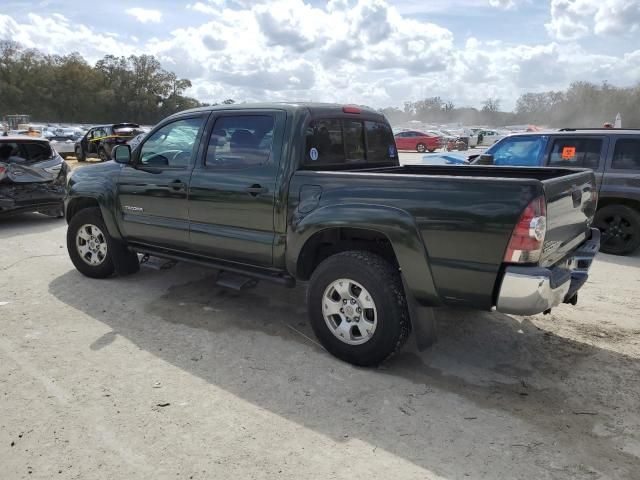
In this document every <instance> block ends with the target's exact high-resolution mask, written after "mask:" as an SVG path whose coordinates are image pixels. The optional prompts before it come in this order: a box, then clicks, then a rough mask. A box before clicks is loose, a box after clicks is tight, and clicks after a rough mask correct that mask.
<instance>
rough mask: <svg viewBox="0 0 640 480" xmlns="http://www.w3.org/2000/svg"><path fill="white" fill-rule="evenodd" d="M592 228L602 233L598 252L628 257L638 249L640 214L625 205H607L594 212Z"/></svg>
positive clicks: (639, 243) (639, 245)
mask: <svg viewBox="0 0 640 480" xmlns="http://www.w3.org/2000/svg"><path fill="white" fill-rule="evenodd" d="M594 226H595V227H597V228H598V229H599V230H600V231H601V232H602V239H601V244H600V250H601V251H602V252H604V253H610V254H612V255H628V254H630V253H633V252H634V251H635V250H636V249H637V248H638V247H640V212H638V211H637V210H635V209H633V208H631V207H628V206H626V205H608V206H606V207H603V208H601V209H599V210H598V211H597V212H596V218H595V220H594Z"/></svg>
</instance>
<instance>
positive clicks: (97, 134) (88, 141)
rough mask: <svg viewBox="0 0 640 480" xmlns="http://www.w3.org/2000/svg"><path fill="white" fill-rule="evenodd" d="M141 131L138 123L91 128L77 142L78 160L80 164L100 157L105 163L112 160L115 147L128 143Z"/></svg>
mask: <svg viewBox="0 0 640 480" xmlns="http://www.w3.org/2000/svg"><path fill="white" fill-rule="evenodd" d="M141 131H142V130H140V125H138V124H137V123H116V124H113V125H98V126H96V127H91V128H90V129H89V131H87V133H86V134H85V136H84V137H82V138H81V139H80V140H78V141H77V142H76V145H75V152H76V158H77V159H78V161H79V162H84V161H85V160H86V159H87V157H98V158H99V159H100V160H102V161H103V162H105V161H107V160H110V159H111V150H113V147H115V146H116V145H120V144H123V143H127V142H128V141H129V140H131V139H132V138H133V137H135V136H136V135H138V134H139V133H140V132H141Z"/></svg>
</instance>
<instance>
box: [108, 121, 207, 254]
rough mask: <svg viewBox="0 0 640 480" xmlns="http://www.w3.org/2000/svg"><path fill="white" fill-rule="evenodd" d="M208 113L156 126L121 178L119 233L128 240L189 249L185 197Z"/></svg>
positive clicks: (119, 181)
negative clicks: (122, 233)
mask: <svg viewBox="0 0 640 480" xmlns="http://www.w3.org/2000/svg"><path fill="white" fill-rule="evenodd" d="M208 116H209V113H208V112H205V113H197V114H191V115H186V116H182V117H177V118H173V119H171V120H169V121H168V122H166V123H164V124H162V125H160V126H158V127H157V128H156V129H155V130H154V131H153V132H151V133H150V134H149V136H147V137H146V138H145V140H144V141H143V143H142V144H141V145H140V146H139V148H138V149H136V152H135V155H134V159H133V164H132V165H125V166H123V167H122V170H121V172H120V175H119V177H118V203H119V211H120V215H121V217H120V218H121V228H122V230H123V232H124V235H125V236H126V237H127V239H128V240H130V241H134V242H140V243H144V244H149V245H153V246H166V247H167V248H173V249H176V248H177V249H181V248H182V249H188V248H189V210H188V205H187V192H188V187H189V180H190V177H191V172H192V170H193V166H194V163H195V158H196V157H197V154H198V152H199V151H200V150H201V149H202V148H201V145H200V140H201V137H202V132H203V130H204V125H205V122H206V120H207V117H208Z"/></svg>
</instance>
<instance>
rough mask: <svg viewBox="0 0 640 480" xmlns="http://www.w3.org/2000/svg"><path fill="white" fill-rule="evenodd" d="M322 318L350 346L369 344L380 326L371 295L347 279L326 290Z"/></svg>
mask: <svg viewBox="0 0 640 480" xmlns="http://www.w3.org/2000/svg"><path fill="white" fill-rule="evenodd" d="M322 315H323V316H324V321H325V322H326V324H327V327H329V330H330V331H331V333H333V334H334V335H335V337H336V338H338V339H339V340H341V341H342V342H344V343H346V344H348V345H361V344H363V343H366V342H368V341H369V340H370V339H371V337H373V334H374V333H375V331H376V326H377V324H378V313H377V311H376V305H375V303H374V301H373V298H372V297H371V294H370V293H369V292H368V291H367V290H366V289H365V288H364V287H363V286H362V285H360V284H359V283H358V282H356V281H353V280H349V279H346V278H340V279H338V280H336V281H335V282H332V283H331V284H329V286H328V287H327V288H326V290H325V291H324V295H323V297H322Z"/></svg>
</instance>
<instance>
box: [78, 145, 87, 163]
mask: <svg viewBox="0 0 640 480" xmlns="http://www.w3.org/2000/svg"><path fill="white" fill-rule="evenodd" d="M76 160H78V161H79V162H84V161H86V160H87V157H86V155H85V154H84V150H83V149H82V147H80V148H76Z"/></svg>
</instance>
